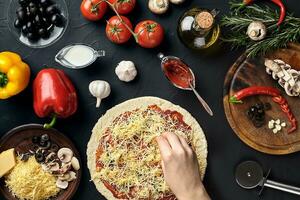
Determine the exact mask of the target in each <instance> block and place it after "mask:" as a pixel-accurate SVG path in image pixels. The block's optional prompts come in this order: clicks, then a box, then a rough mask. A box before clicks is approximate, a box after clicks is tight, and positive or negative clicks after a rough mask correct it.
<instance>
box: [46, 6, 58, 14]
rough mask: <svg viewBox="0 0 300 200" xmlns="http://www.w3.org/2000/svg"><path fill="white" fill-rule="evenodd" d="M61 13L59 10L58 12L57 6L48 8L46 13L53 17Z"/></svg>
mask: <svg viewBox="0 0 300 200" xmlns="http://www.w3.org/2000/svg"><path fill="white" fill-rule="evenodd" d="M58 12H59V10H58V8H57V7H56V5H51V6H48V7H47V8H46V13H47V14H48V15H53V14H56V13H58Z"/></svg>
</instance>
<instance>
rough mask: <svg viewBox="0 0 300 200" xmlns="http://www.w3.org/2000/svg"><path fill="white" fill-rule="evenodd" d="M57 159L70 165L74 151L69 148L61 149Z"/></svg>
mask: <svg viewBox="0 0 300 200" xmlns="http://www.w3.org/2000/svg"><path fill="white" fill-rule="evenodd" d="M57 157H58V158H59V160H60V161H61V162H63V163H68V162H70V161H71V159H72V157H73V151H72V150H71V149H69V148H61V149H59V150H58V152H57Z"/></svg>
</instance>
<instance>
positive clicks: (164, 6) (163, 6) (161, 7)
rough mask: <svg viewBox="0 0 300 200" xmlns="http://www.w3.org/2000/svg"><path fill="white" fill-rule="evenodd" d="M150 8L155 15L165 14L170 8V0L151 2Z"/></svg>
mask: <svg viewBox="0 0 300 200" xmlns="http://www.w3.org/2000/svg"><path fill="white" fill-rule="evenodd" d="M148 8H149V10H150V11H151V12H153V13H155V14H164V13H165V12H167V10H168V8H169V0H149V1H148Z"/></svg>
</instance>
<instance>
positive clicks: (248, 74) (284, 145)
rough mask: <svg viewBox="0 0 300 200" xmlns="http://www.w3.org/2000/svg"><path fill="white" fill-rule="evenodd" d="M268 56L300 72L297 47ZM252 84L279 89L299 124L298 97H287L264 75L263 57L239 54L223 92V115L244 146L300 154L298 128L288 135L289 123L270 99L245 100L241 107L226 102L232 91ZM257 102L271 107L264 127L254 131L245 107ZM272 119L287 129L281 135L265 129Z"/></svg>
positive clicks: (254, 98) (280, 152)
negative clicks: (285, 124) (285, 125)
mask: <svg viewBox="0 0 300 200" xmlns="http://www.w3.org/2000/svg"><path fill="white" fill-rule="evenodd" d="M267 57H268V58H271V59H282V60H283V61H285V62H286V63H288V64H290V65H291V66H292V67H293V68H294V69H297V70H300V45H299V44H290V45H289V46H288V48H286V49H281V50H279V51H277V52H275V53H273V54H271V55H268V56H267ZM254 85H256V86H272V87H276V88H279V89H280V91H281V93H282V95H283V96H284V97H285V98H286V99H287V101H288V103H289V105H290V108H291V110H292V112H293V113H294V115H295V117H296V118H297V121H298V125H300V106H299V105H300V98H299V97H289V96H287V95H286V94H285V92H284V90H283V89H282V88H281V87H280V85H279V84H278V83H277V81H276V80H274V79H272V77H271V76H270V75H268V74H267V73H266V67H265V66H264V58H255V59H249V58H247V57H246V56H245V55H242V56H241V57H240V58H238V59H237V61H236V62H235V63H234V64H233V65H232V66H231V68H230V69H229V71H228V72H227V75H226V78H225V82H224V91H223V94H224V96H223V103H224V110H225V114H226V117H227V120H228V122H229V124H230V126H231V128H232V129H233V131H234V132H235V134H236V135H237V136H238V137H239V138H240V139H241V140H242V141H243V142H244V143H246V144H247V145H249V146H250V147H252V148H254V149H256V150H257V151H260V152H264V153H268V154H274V155H282V154H289V153H293V152H297V151H300V128H298V129H297V130H296V131H295V132H293V133H291V134H287V130H288V128H289V127H290V123H289V121H288V119H287V117H286V115H285V114H284V113H283V112H282V111H281V109H280V107H279V105H277V104H276V103H274V102H273V101H272V99H271V97H268V96H253V97H248V98H246V99H245V100H244V101H243V102H244V103H243V104H230V103H229V101H228V100H229V97H230V96H232V95H234V93H235V92H237V91H239V90H240V89H243V88H246V87H249V86H254ZM257 102H263V103H266V102H269V103H270V104H271V106H272V109H271V110H270V111H266V124H265V125H264V126H263V127H261V128H256V127H255V126H254V125H253V124H252V122H251V121H250V120H249V119H248V117H247V115H246V111H247V110H248V108H249V107H250V106H251V105H254V104H255V103H257ZM271 119H280V120H281V121H285V122H286V123H287V127H286V128H284V129H283V130H282V131H281V132H279V133H277V134H274V133H273V132H272V130H270V129H269V128H268V121H269V120H271Z"/></svg>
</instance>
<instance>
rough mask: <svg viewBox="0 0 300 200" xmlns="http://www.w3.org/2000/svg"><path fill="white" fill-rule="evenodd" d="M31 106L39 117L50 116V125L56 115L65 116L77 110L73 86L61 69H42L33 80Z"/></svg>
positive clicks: (48, 126)
mask: <svg viewBox="0 0 300 200" xmlns="http://www.w3.org/2000/svg"><path fill="white" fill-rule="evenodd" d="M33 100H34V101H33V107H34V111H35V113H36V114H37V115H38V116H39V117H52V121H51V123H50V124H45V125H44V127H45V128H50V127H52V126H53V125H54V124H55V122H56V117H60V118H67V117H69V116H70V115H72V114H74V113H75V112H76V110H77V94H76V91H75V88H74V86H73V84H72V82H71V81H70V79H69V78H68V77H67V76H66V74H65V73H64V72H63V71H62V70H58V69H51V68H49V69H43V70H41V71H40V72H39V73H38V75H37V76H36V78H35V80H34V82H33Z"/></svg>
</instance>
